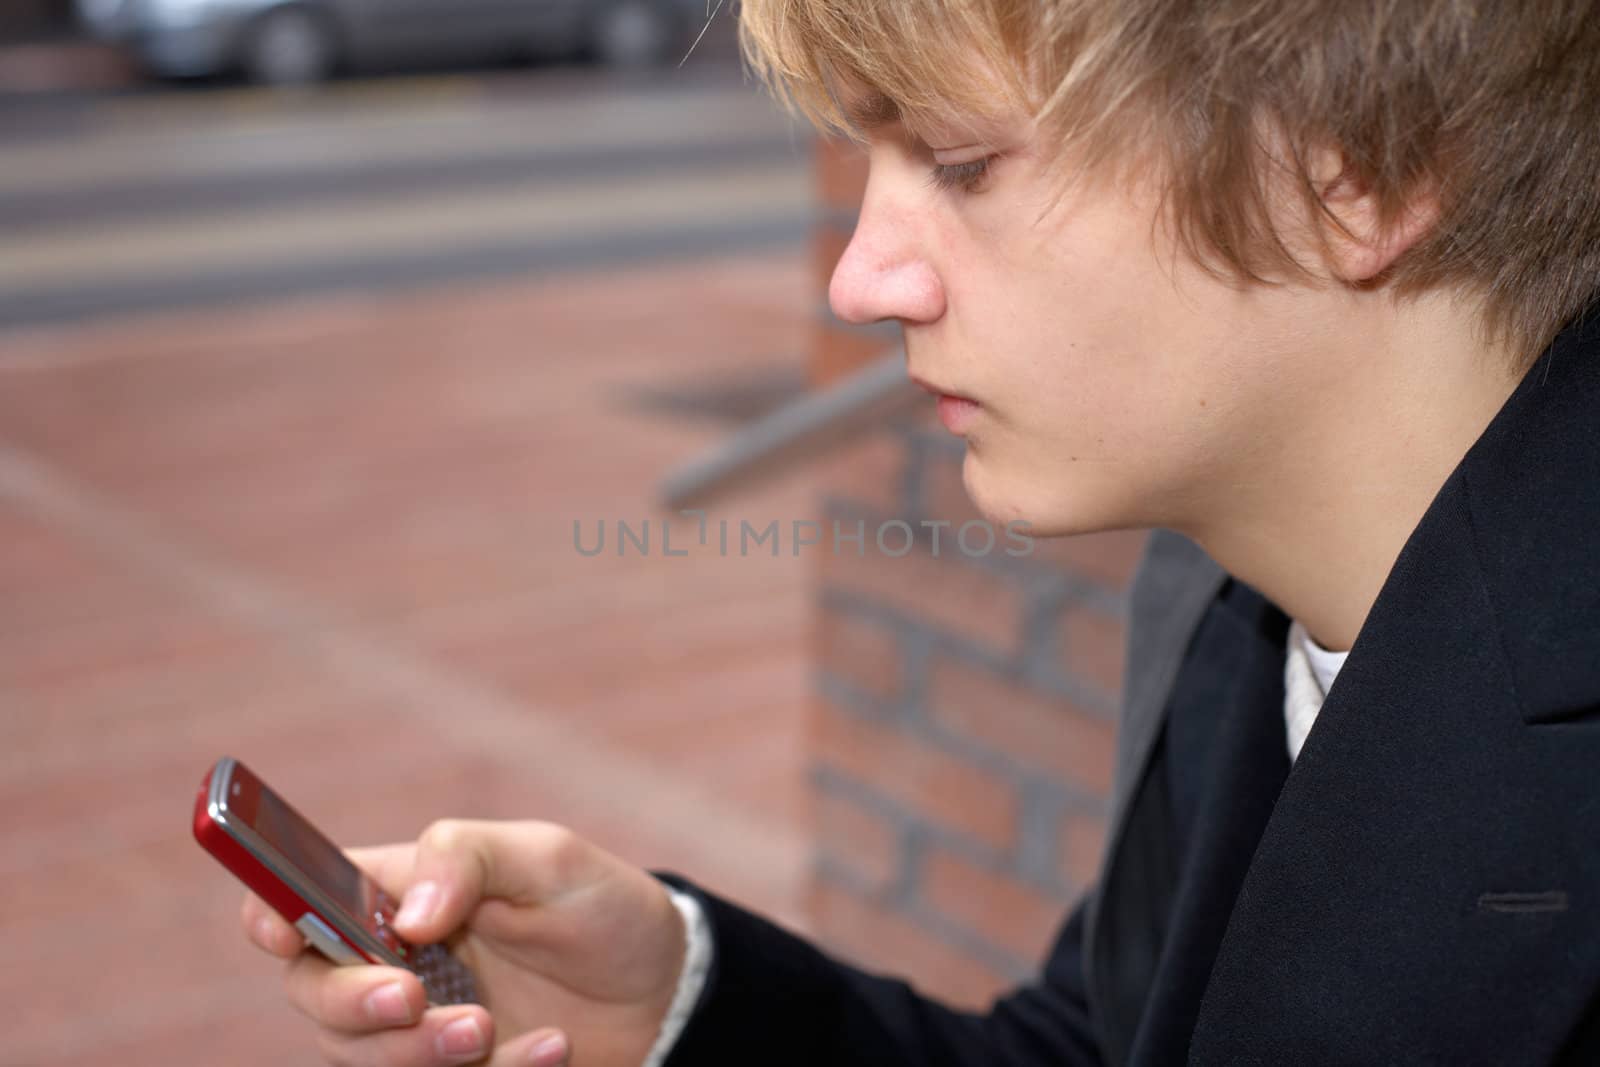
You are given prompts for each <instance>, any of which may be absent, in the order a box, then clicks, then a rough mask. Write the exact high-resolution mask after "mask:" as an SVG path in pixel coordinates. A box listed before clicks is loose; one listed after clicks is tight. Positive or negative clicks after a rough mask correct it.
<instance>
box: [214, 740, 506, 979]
mask: <svg viewBox="0 0 1600 1067" xmlns="http://www.w3.org/2000/svg"><path fill="white" fill-rule="evenodd" d="M194 836H195V840H197V841H199V842H200V845H201V847H203V848H204V849H205V850H206V851H207V852H209V853H211V854H212V855H213V856H215V857H216V858H217V859H218V860H219V861H220V862H221V863H222V865H223V866H224V867H226V868H228V870H230V871H232V872H233V873H234V874H235V875H237V876H238V878H239V880H240V881H242V882H243V883H244V884H245V885H247V886H249V887H250V889H251V890H253V891H254V892H255V894H256V895H257V896H259V897H260V898H261V899H262V900H264V901H266V902H267V903H268V904H270V905H271V906H272V907H273V908H274V909H276V910H277V912H278V914H279V915H282V916H283V917H284V918H285V919H287V920H288V921H289V922H291V923H293V924H294V926H295V928H296V929H298V930H299V931H300V933H301V934H303V935H305V939H306V940H307V941H308V942H310V943H311V945H312V946H313V947H314V948H316V949H317V950H318V951H320V952H321V953H322V954H323V955H324V956H326V957H328V959H330V960H332V961H333V962H334V963H340V964H348V963H376V964H383V965H387V966H391V967H404V968H406V969H407V970H409V971H411V972H412V973H413V974H415V975H416V976H417V977H418V978H421V979H422V986H423V988H424V989H425V990H427V993H428V1001H429V1002H430V1003H432V1004H439V1005H443V1004H471V1003H477V1002H478V996H477V987H476V983H475V982H474V981H473V977H472V972H470V971H469V970H467V968H466V966H465V965H464V964H462V963H461V961H460V960H458V959H456V958H455V957H454V956H452V955H451V954H450V952H449V950H448V949H446V948H445V947H444V946H443V945H424V946H420V947H419V946H414V945H410V944H407V943H406V942H405V941H404V940H402V939H401V938H400V936H399V935H398V934H396V933H395V932H394V929H393V927H392V926H391V923H392V921H393V919H394V913H395V902H394V900H392V899H391V898H390V897H389V895H388V894H387V893H385V892H384V891H383V890H382V889H380V888H378V885H377V883H375V882H374V881H373V880H372V879H371V878H369V877H367V875H366V874H365V873H363V872H362V870H361V869H360V868H359V867H357V866H356V865H355V864H353V863H351V862H350V861H349V860H348V859H346V858H345V855H344V853H343V852H341V851H339V849H338V847H337V846H335V845H334V843H333V842H332V841H329V840H328V839H327V837H325V836H324V835H323V834H322V833H321V832H320V831H319V830H318V829H317V828H316V827H315V826H313V825H311V823H310V822H308V821H307V820H306V819H305V817H304V816H302V815H301V814H300V813H299V812H297V811H295V810H294V808H292V807H291V806H290V805H289V804H288V803H287V802H286V801H285V800H284V799H283V798H282V797H280V796H279V795H278V794H277V793H274V792H273V791H272V790H271V789H269V788H267V784H266V783H265V782H263V781H262V780H261V779H259V778H257V777H256V776H255V775H254V774H252V773H251V772H250V769H249V768H248V767H246V766H245V765H244V764H242V763H240V762H239V761H238V760H235V759H231V758H228V757H224V758H222V759H221V760H218V761H217V765H216V766H215V767H213V768H212V769H211V772H210V773H209V774H207V775H206V777H205V781H203V782H202V783H201V784H200V795H199V796H198V797H197V798H196V799H195V805H194Z"/></svg>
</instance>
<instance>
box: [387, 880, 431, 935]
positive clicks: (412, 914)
mask: <svg viewBox="0 0 1600 1067" xmlns="http://www.w3.org/2000/svg"><path fill="white" fill-rule="evenodd" d="M438 907H439V887H438V886H437V885H436V884H434V883H433V882H419V883H418V884H416V885H414V886H412V887H411V888H410V890H408V891H407V892H406V897H405V902H404V903H403V904H402V905H401V907H400V911H399V912H398V913H397V914H396V915H395V917H394V921H395V922H396V923H398V924H399V925H401V926H416V925H417V924H418V923H425V922H427V921H428V920H429V919H431V918H433V913H434V912H435V911H436V910H438Z"/></svg>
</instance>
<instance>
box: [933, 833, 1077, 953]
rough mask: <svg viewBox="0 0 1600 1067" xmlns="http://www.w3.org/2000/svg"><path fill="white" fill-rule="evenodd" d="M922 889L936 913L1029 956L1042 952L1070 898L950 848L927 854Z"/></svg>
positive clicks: (1000, 944) (1047, 946) (996, 942)
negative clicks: (995, 870) (983, 865)
mask: <svg viewBox="0 0 1600 1067" xmlns="http://www.w3.org/2000/svg"><path fill="white" fill-rule="evenodd" d="M921 888H922V893H923V898H924V899H925V900H926V901H927V903H928V904H929V905H931V906H932V907H933V908H934V909H935V910H937V911H938V912H939V913H940V914H943V915H946V916H948V917H949V918H951V919H954V920H955V921H956V922H958V923H960V924H961V925H963V926H965V927H967V928H968V929H969V930H975V931H977V932H978V933H980V934H982V935H983V937H984V938H985V939H987V940H988V941H990V942H991V943H993V944H996V945H999V946H1000V947H1001V948H1004V949H1006V950H1007V951H1008V952H1010V953H1012V954H1013V955H1015V956H1018V957H1021V958H1022V959H1027V960H1032V959H1037V958H1040V957H1042V956H1043V955H1044V953H1045V951H1046V950H1047V949H1048V948H1049V946H1050V942H1051V940H1052V939H1053V937H1054V935H1055V932H1056V929H1057V928H1058V927H1059V926H1060V925H1061V921H1062V919H1063V918H1065V916H1066V909H1067V903H1068V902H1067V901H1063V900H1059V899H1056V898H1053V897H1050V896H1047V895H1045V894H1043V893H1040V892H1037V891H1036V890H1034V889H1031V888H1029V887H1028V886H1025V885H1022V884H1021V883H1019V882H1017V881H1014V880H1013V879H1010V878H1005V877H1003V876H1001V875H997V874H995V873H993V872H990V871H985V870H982V869H980V868H978V867H975V866H973V865H972V864H970V863H968V862H966V861H965V860H963V859H961V858H960V857H958V856H953V855H951V854H950V853H948V852H937V851H936V852H933V853H931V854H930V855H929V856H928V857H927V866H926V867H925V868H924V870H923V876H922V887H921Z"/></svg>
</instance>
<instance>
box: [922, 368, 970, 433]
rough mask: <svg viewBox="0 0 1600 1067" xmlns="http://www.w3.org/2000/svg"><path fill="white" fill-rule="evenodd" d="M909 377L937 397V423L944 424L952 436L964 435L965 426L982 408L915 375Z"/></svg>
mask: <svg viewBox="0 0 1600 1067" xmlns="http://www.w3.org/2000/svg"><path fill="white" fill-rule="evenodd" d="M909 377H910V378H911V380H912V381H913V382H916V383H917V384H918V385H920V386H922V388H924V389H926V390H927V391H928V392H930V393H932V394H933V395H934V396H936V397H938V399H939V421H940V422H942V423H944V428H945V429H947V430H949V431H950V432H951V433H953V434H961V433H964V432H965V431H966V428H967V426H968V425H970V424H971V422H972V420H973V418H974V417H976V416H977V414H978V412H979V411H980V410H981V408H982V405H980V404H979V403H978V402H977V401H976V400H974V399H972V398H971V397H969V396H963V395H962V394H960V393H956V392H952V391H950V390H949V389H946V388H944V387H943V386H940V385H935V384H934V383H933V382H930V381H928V380H926V379H924V378H919V377H917V376H916V375H915V374H911V375H909Z"/></svg>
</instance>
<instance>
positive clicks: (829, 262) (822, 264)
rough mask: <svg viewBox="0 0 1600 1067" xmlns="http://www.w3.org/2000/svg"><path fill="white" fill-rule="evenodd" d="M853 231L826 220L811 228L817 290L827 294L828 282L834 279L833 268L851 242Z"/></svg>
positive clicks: (812, 255) (813, 266)
mask: <svg viewBox="0 0 1600 1067" xmlns="http://www.w3.org/2000/svg"><path fill="white" fill-rule="evenodd" d="M850 237H851V231H850V230H847V229H845V228H844V227H843V226H840V225H837V224H836V223H833V222H829V221H827V220H824V221H822V222H819V223H817V224H816V226H815V227H813V228H812V230H811V266H812V269H813V270H814V271H815V272H816V277H815V284H816V287H817V292H818V293H819V294H820V295H823V296H826V294H827V292H828V284H829V283H830V282H831V281H832V280H833V269H834V268H835V267H836V266H838V265H839V257H840V256H842V255H844V250H845V247H846V246H847V245H849V244H850Z"/></svg>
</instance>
